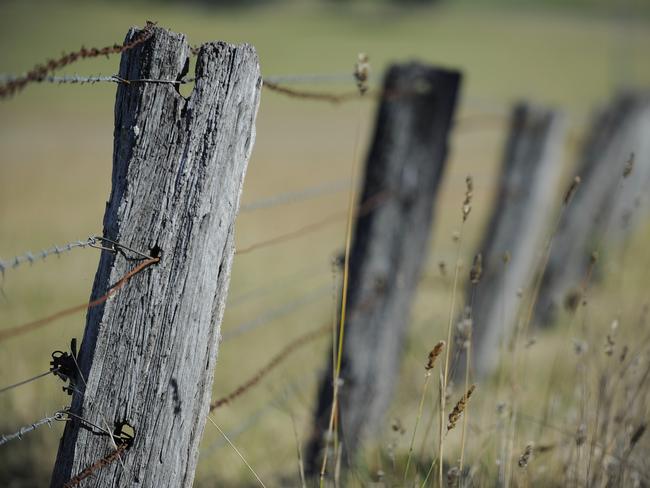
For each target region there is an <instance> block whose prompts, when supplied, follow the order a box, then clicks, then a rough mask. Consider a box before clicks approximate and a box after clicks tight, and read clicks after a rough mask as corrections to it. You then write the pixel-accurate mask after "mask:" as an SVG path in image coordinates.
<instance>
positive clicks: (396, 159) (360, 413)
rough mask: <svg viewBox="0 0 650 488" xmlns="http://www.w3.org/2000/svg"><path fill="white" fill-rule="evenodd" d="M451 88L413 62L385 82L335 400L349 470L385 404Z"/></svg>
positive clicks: (441, 157)
mask: <svg viewBox="0 0 650 488" xmlns="http://www.w3.org/2000/svg"><path fill="white" fill-rule="evenodd" d="M460 81H461V75H460V74H459V73H458V72H454V71H445V70H442V69H436V68H431V67H428V66H423V65H421V64H417V63H412V64H405V65H396V66H393V67H391V68H390V70H389V71H388V74H387V75H386V79H385V82H384V94H385V96H384V98H383V100H382V102H381V105H380V107H379V112H378V116H377V123H376V128H375V134H374V140H373V143H372V147H371V149H370V153H369V155H368V158H367V161H366V169H365V182H364V186H363V192H362V197H361V202H370V201H372V200H373V199H375V200H376V199H377V198H380V199H381V203H380V204H378V205H377V206H376V207H375V208H374V209H373V210H372V211H369V212H361V215H360V216H359V217H358V219H357V221H356V229H355V233H354V242H353V246H352V250H351V259H350V275H349V276H350V278H349V292H348V310H349V311H350V312H349V313H348V317H347V321H346V323H347V325H346V333H345V337H344V345H343V358H342V373H341V378H342V380H343V382H344V383H343V386H342V387H341V388H340V397H339V413H340V414H339V425H340V427H341V428H340V435H341V439H342V440H343V446H344V456H343V459H344V460H345V461H350V462H354V456H355V454H356V452H357V448H358V447H359V446H360V444H361V443H362V442H363V440H365V439H366V438H368V437H371V436H374V435H375V434H376V433H377V432H378V431H380V430H381V429H382V427H383V426H384V424H383V423H382V419H383V416H384V414H385V412H386V410H387V408H388V407H389V404H390V402H391V400H392V395H393V389H394V388H393V387H394V384H395V381H396V379H397V375H398V372H399V366H400V358H401V355H402V352H403V350H404V336H405V333H406V327H407V325H408V323H409V309H410V307H411V302H412V299H413V295H414V291H415V288H416V286H417V283H418V279H419V276H420V272H421V270H422V266H423V263H424V262H425V260H426V250H427V244H428V242H429V234H430V229H431V223H432V217H433V202H434V200H435V197H436V193H437V189H438V185H439V183H440V179H441V176H442V173H443V168H444V163H445V161H446V158H447V152H448V148H447V146H448V141H447V140H448V134H449V130H450V128H451V124H452V117H453V114H454V109H455V106H456V99H457V94H458V90H459V85H460ZM362 205H363V203H362ZM330 363H331V357H330V360H329V361H328V367H327V368H326V371H327V372H326V373H325V374H324V376H323V378H322V381H321V385H320V389H319V390H320V393H319V397H318V400H317V408H316V412H315V418H314V430H313V434H312V438H311V440H310V446H309V448H308V453H307V457H308V459H307V464H308V467H309V470H310V471H311V473H312V474H316V473H318V471H319V469H320V462H321V460H322V453H323V448H324V446H325V443H324V437H325V433H326V431H327V425H328V420H329V415H330V409H331V406H332V381H333V378H332V376H331V369H332V368H331V364H330Z"/></svg>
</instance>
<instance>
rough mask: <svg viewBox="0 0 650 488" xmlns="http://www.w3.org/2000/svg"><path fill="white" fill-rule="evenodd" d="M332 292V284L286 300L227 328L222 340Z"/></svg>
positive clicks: (265, 323) (248, 330)
mask: <svg viewBox="0 0 650 488" xmlns="http://www.w3.org/2000/svg"><path fill="white" fill-rule="evenodd" d="M330 292H331V285H329V284H328V285H324V286H320V287H318V288H317V289H315V290H312V291H311V292H309V293H306V294H304V295H301V296H299V297H298V298H296V299H294V300H291V301H289V302H286V303H284V304H282V305H281V306H279V307H276V308H272V309H271V310H267V311H265V312H264V313H262V314H260V315H258V316H257V317H255V318H253V319H251V320H246V321H245V322H242V323H240V324H239V325H236V326H234V327H233V328H232V329H230V330H227V331H226V332H224V334H222V336H221V340H222V342H225V341H229V340H232V339H234V338H236V337H239V336H241V335H243V334H246V333H248V332H252V331H253V330H256V329H259V328H260V327H264V326H265V325H268V324H270V323H271V322H273V321H275V320H277V319H279V318H282V317H286V316H287V315H290V314H291V313H293V312H295V311H296V310H299V309H301V308H302V307H305V306H307V305H310V304H312V303H315V302H317V301H318V300H320V299H321V298H323V297H325V296H328V295H329V294H330Z"/></svg>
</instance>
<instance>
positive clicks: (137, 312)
mask: <svg viewBox="0 0 650 488" xmlns="http://www.w3.org/2000/svg"><path fill="white" fill-rule="evenodd" d="M138 32H139V31H138V30H137V29H132V30H131V31H130V32H129V33H128V35H127V40H130V39H133V38H134V37H135V36H137V35H138ZM189 55H190V49H189V46H188V44H187V41H186V39H185V37H184V36H183V35H181V34H175V33H172V32H169V31H166V30H164V29H161V28H154V31H153V36H152V37H151V38H150V39H149V40H148V41H147V42H146V43H144V44H142V45H140V46H138V47H137V48H135V49H133V50H130V51H128V52H125V53H124V54H123V55H122V60H121V65H120V76H121V77H122V78H124V79H127V80H135V79H144V78H150V79H165V80H176V79H178V78H180V77H181V76H183V75H184V74H185V72H186V71H187V69H188V65H189V63H188V58H189ZM260 87H261V77H260V73H259V65H258V60H257V55H256V53H255V50H254V48H253V47H251V46H249V45H238V46H234V45H230V44H226V43H222V42H215V43H209V44H205V45H203V46H202V47H201V49H200V52H199V53H198V57H197V64H196V85H195V88H194V91H193V92H192V94H191V96H190V97H189V98H187V99H186V98H184V97H182V96H181V95H180V94H179V93H178V91H177V89H176V88H175V86H174V85H171V84H154V83H137V82H133V83H130V84H120V85H119V87H118V90H117V99H116V104H115V133H114V156H113V176H112V190H111V196H110V200H109V202H108V203H107V207H106V213H105V216H104V235H105V236H106V237H110V238H112V239H115V240H117V241H119V242H121V243H124V244H125V245H128V246H130V247H132V248H134V249H138V250H142V251H145V252H147V253H149V252H151V253H154V254H155V253H158V252H159V253H160V256H161V258H162V259H161V262H160V263H159V264H157V265H155V266H153V267H150V268H148V269H147V270H146V271H145V272H143V273H141V274H139V275H137V276H136V277H135V278H133V279H132V280H131V281H130V282H129V283H128V285H127V286H126V287H125V288H124V289H123V290H121V291H120V292H119V293H117V294H116V295H115V296H113V297H111V298H110V299H109V300H108V301H107V302H106V303H105V304H104V305H103V306H100V307H97V308H94V309H92V310H91V311H90V312H89V314H88V317H87V323H86V329H85V333H84V339H83V344H82V347H81V352H80V358H79V363H80V367H81V371H82V373H83V378H85V380H84V379H78V380H77V389H78V390H79V393H77V394H75V395H74V398H73V404H72V411H73V412H75V413H76V414H77V415H80V416H82V417H83V418H85V419H87V420H89V421H90V422H92V423H93V424H95V425H97V426H100V427H108V428H109V429H111V430H113V429H114V428H115V426H116V424H119V423H120V422H127V423H128V424H129V425H131V426H132V427H133V428H134V430H135V441H134V443H133V445H132V447H131V448H130V449H128V450H127V452H126V453H125V455H124V456H123V458H122V460H121V462H116V463H113V464H111V465H110V466H108V467H106V468H103V469H101V470H99V471H98V472H96V473H95V474H94V476H93V477H92V478H91V479H89V480H88V481H84V482H83V483H82V486H111V487H113V486H141V487H160V486H185V487H187V486H191V485H192V481H193V478H194V471H195V468H196V464H197V459H198V446H199V442H200V440H201V436H202V433H203V429H204V426H205V421H206V416H207V413H208V406H209V401H210V397H211V393H212V383H213V370H214V366H215V362H216V358H217V346H218V341H219V337H220V324H221V319H222V315H223V310H224V304H225V300H226V293H227V289H228V284H229V276H230V268H231V263H232V257H233V251H234V246H233V239H234V237H233V226H234V221H235V216H236V214H237V211H238V207H239V197H240V194H241V190H242V183H243V180H244V175H245V172H246V167H247V163H248V159H249V156H250V153H251V150H252V146H253V142H254V138H255V128H254V124H255V116H256V113H257V107H258V103H259V93H260ZM133 266H134V263H133V262H129V261H127V260H126V259H125V258H124V257H123V256H121V255H119V254H118V255H114V254H111V253H108V252H103V253H102V257H101V259H100V263H99V268H98V270H97V274H96V277H95V283H94V286H93V291H92V298H96V297H99V296H101V295H103V294H104V293H105V292H106V291H107V289H108V288H109V286H110V285H111V284H112V283H114V282H115V281H117V280H118V279H119V277H120V276H121V275H123V274H124V273H126V272H127V271H128V270H129V269H131V268H132V267H133ZM95 430H96V429H95ZM111 450H112V447H111V443H110V441H109V439H108V437H107V436H101V435H96V433H93V432H91V431H89V430H87V429H84V428H81V424H80V423H79V422H78V421H70V422H68V423H67V426H66V429H65V433H64V436H63V439H62V441H61V445H60V449H59V453H58V456H57V463H56V466H55V469H54V473H53V477H52V482H51V485H52V486H54V487H58V486H61V485H62V484H63V483H65V482H66V481H67V480H68V479H70V478H71V477H72V476H73V475H75V474H76V473H78V472H80V471H81V470H83V469H84V468H85V467H86V466H89V465H92V464H93V463H94V462H95V461H96V460H97V459H99V458H101V457H103V456H106V454H108V453H109V452H111Z"/></svg>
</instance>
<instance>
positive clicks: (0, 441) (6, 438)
mask: <svg viewBox="0 0 650 488" xmlns="http://www.w3.org/2000/svg"><path fill="white" fill-rule="evenodd" d="M55 420H56V421H65V420H66V418H65V412H64V411H62V410H59V411H58V412H55V413H54V415H51V416H49V417H45V418H42V419H40V420H37V421H36V422H34V423H33V424H29V425H26V426H24V427H21V428H20V429H19V430H18V431H17V432H15V433H13V434H4V435H2V436H0V446H3V445H5V444H7V443H8V442H11V441H15V440H16V439H18V440H21V439H22V438H23V437H24V435H25V434H29V433H30V432H33V431H35V430H36V429H38V428H39V427H42V426H44V425H47V426H48V427H52V423H53V422H54V421H55Z"/></svg>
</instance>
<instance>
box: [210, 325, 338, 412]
mask: <svg viewBox="0 0 650 488" xmlns="http://www.w3.org/2000/svg"><path fill="white" fill-rule="evenodd" d="M329 330H330V324H329V323H328V324H325V325H322V326H321V327H319V328H317V329H315V330H312V331H309V332H307V333H306V334H303V335H301V336H299V337H297V338H296V339H294V340H293V341H291V342H290V343H289V344H288V345H287V346H285V347H284V349H282V350H281V351H280V352H279V353H278V354H276V355H275V356H274V357H273V358H272V359H271V360H270V361H269V362H268V363H267V364H266V365H265V366H264V367H262V368H260V369H259V370H258V371H257V373H255V374H254V375H253V376H252V377H251V378H250V379H248V380H247V381H246V382H244V383H242V384H241V385H240V386H238V387H237V388H236V389H235V390H234V391H232V392H231V393H229V394H228V395H226V396H224V397H222V398H219V399H217V400H215V401H214V402H212V403H211V404H210V411H213V410H216V409H217V408H220V407H223V406H224V405H228V404H229V403H230V402H232V401H233V400H236V399H237V398H238V397H240V396H242V395H243V394H245V393H246V392H247V391H248V390H250V389H251V388H252V387H254V386H255V385H256V384H257V383H259V382H260V381H261V380H262V379H263V378H264V377H265V376H266V375H267V374H269V373H270V372H271V371H272V370H273V369H275V368H276V367H277V366H278V365H279V364H280V363H282V361H284V360H285V359H287V357H289V356H290V355H291V354H292V353H293V352H295V351H296V350H298V349H300V348H301V347H303V346H305V345H307V344H310V343H311V342H313V341H315V340H316V339H320V338H321V337H323V336H324V335H325V334H326V333H327V332H329Z"/></svg>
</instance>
